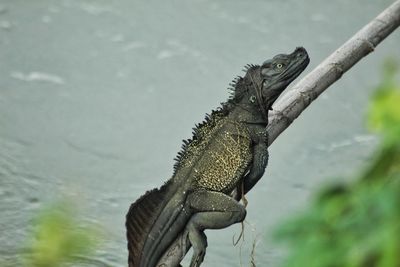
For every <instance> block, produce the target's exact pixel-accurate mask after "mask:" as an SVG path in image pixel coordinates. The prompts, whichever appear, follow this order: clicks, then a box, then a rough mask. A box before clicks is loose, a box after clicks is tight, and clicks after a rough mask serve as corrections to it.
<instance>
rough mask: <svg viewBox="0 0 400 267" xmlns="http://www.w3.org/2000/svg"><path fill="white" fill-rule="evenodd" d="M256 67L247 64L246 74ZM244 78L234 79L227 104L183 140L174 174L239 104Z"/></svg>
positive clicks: (230, 86) (244, 90)
mask: <svg viewBox="0 0 400 267" xmlns="http://www.w3.org/2000/svg"><path fill="white" fill-rule="evenodd" d="M258 67H259V66H258V65H253V64H247V65H246V66H245V67H244V69H243V70H244V71H245V72H246V74H247V73H248V72H249V71H252V70H254V69H256V68H258ZM245 83H246V80H245V78H243V77H241V76H237V77H235V78H234V79H233V80H232V82H231V83H230V84H229V87H228V90H229V91H230V96H229V98H228V101H227V102H224V103H221V107H220V108H218V109H216V110H213V111H212V112H211V115H210V114H206V117H205V119H204V121H203V122H201V123H199V124H197V125H196V126H195V127H194V128H193V137H192V138H191V139H186V140H183V144H182V148H181V150H180V151H179V152H178V154H177V156H176V157H175V161H176V162H175V164H174V174H175V173H176V171H177V170H178V168H179V167H181V166H182V165H183V164H184V163H186V161H187V160H188V159H189V160H190V158H191V157H193V155H194V152H195V150H196V147H198V146H199V144H200V143H201V142H202V141H203V140H204V137H205V136H207V134H208V133H209V132H210V131H211V130H212V129H213V127H215V125H216V123H217V122H218V121H219V120H220V119H221V118H223V117H224V116H226V115H227V114H228V113H229V111H230V110H231V108H232V106H234V104H235V103H237V102H239V101H240V99H241V98H242V97H243V95H244V94H245V93H246V90H247V86H246V84H245Z"/></svg>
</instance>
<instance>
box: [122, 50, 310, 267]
mask: <svg viewBox="0 0 400 267" xmlns="http://www.w3.org/2000/svg"><path fill="white" fill-rule="evenodd" d="M308 63H309V58H308V54H307V52H306V50H305V49H304V48H296V50H295V51H294V52H293V53H291V54H288V55H284V54H280V55H277V56H275V57H274V58H272V59H270V60H267V61H265V62H264V63H263V64H262V65H261V66H254V65H249V66H248V67H247V72H246V75H245V77H243V78H240V77H239V78H238V79H237V80H236V81H235V82H234V84H233V87H234V88H233V97H232V98H231V99H230V100H228V101H227V102H226V103H223V107H222V108H221V109H220V110H218V111H214V112H213V113H212V114H211V115H210V116H209V118H208V119H207V121H206V122H205V123H203V126H199V127H198V130H199V132H200V134H196V133H195V136H194V138H193V140H189V142H188V144H185V145H184V149H183V152H182V153H181V154H180V155H179V156H178V162H177V164H176V166H175V173H174V175H173V177H172V178H171V179H170V180H169V181H168V182H167V183H166V185H165V186H164V188H162V189H160V190H159V191H157V190H156V192H155V193H154V194H156V195H157V194H159V195H161V196H162V197H163V199H164V200H165V201H162V202H161V203H160V205H162V207H161V208H160V209H159V210H158V211H157V214H150V215H149V217H153V218H154V217H155V219H154V221H152V225H151V227H150V230H149V232H148V235H146V236H147V237H146V240H142V241H143V243H144V245H143V246H142V251H140V253H137V252H136V254H134V253H133V251H132V250H133V248H132V242H134V241H133V239H132V238H131V236H132V233H131V232H132V231H134V230H135V229H134V225H132V224H131V223H130V222H131V221H132V219H133V218H134V219H136V218H137V217H138V216H142V217H143V218H140V220H146V216H144V215H140V214H139V215H138V214H135V211H136V210H137V209H139V207H138V206H139V205H140V203H141V202H140V200H144V202H145V201H146V197H147V198H152V193H151V192H150V193H148V194H146V195H145V196H142V198H141V199H139V200H138V201H137V202H135V203H134V204H133V205H132V206H131V209H130V211H129V212H128V215H127V228H128V243H129V245H128V248H129V250H130V258H129V266H131V267H136V266H140V267H154V266H156V264H157V262H158V260H159V259H160V257H161V256H162V254H163V253H164V252H165V250H166V249H168V247H169V246H170V245H171V243H172V242H173V241H174V240H175V238H176V237H177V236H178V235H179V234H180V233H182V232H183V233H184V235H185V236H186V237H187V238H186V242H189V245H191V246H192V247H193V256H192V260H191V263H190V266H191V267H195V266H200V264H201V263H202V262H203V259H204V256H205V252H206V247H207V240H206V236H205V234H204V230H205V229H221V228H225V227H228V226H229V225H232V224H234V223H237V222H241V221H243V220H244V218H245V216H246V210H245V208H244V206H243V205H241V204H240V203H239V202H238V200H239V199H240V197H241V196H242V195H243V194H246V193H247V192H248V191H249V190H250V189H251V188H252V187H253V186H254V185H255V184H256V183H257V182H258V180H259V179H260V178H261V177H262V175H263V174H264V170H265V168H266V166H267V161H268V151H267V145H268V140H267V132H266V126H267V124H268V110H270V109H271V106H272V104H273V103H274V101H275V100H276V99H277V98H278V96H279V95H280V94H281V93H282V91H283V90H284V89H285V88H286V87H287V86H288V85H289V83H290V82H292V81H293V80H294V79H295V78H296V77H297V76H298V75H300V73H301V72H302V71H303V70H304V69H305V68H306V66H307V65H308ZM197 139H198V140H197ZM232 140H234V141H232ZM221 162H222V163H221ZM235 189H237V191H238V192H239V193H238V194H237V197H235V198H236V199H234V198H232V197H231V196H230V194H231V193H232V191H233V190H235ZM242 191H243V192H242ZM142 202H143V201H142ZM135 216H136V218H135ZM132 229H133V230H132ZM137 231H140V228H139V229H138V230H137ZM136 241H137V240H136ZM186 247H187V246H186V245H184V246H183V248H186ZM132 255H134V256H132ZM137 255H139V256H137Z"/></svg>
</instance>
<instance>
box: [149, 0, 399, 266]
mask: <svg viewBox="0 0 400 267" xmlns="http://www.w3.org/2000/svg"><path fill="white" fill-rule="evenodd" d="M399 25H400V0H397V1H396V2H394V3H393V4H392V5H391V6H389V7H388V8H387V9H386V10H384V11H383V12H382V13H381V14H379V15H378V16H377V17H376V18H375V19H374V20H372V21H371V22H370V23H368V24H367V25H366V26H364V28H362V29H361V30H360V31H359V32H357V33H356V34H355V35H354V36H353V37H352V38H351V39H349V40H348V41H347V42H346V43H344V44H343V45H342V46H341V47H339V48H338V49H337V50H336V51H335V52H333V53H332V54H331V55H330V56H329V57H327V58H326V59H325V60H324V61H323V62H322V63H321V64H319V65H318V66H317V67H316V68H315V69H314V70H313V71H311V72H310V73H309V74H308V75H307V76H305V77H304V78H303V79H302V80H300V81H299V82H298V83H297V84H296V85H294V86H293V87H292V89H291V90H289V91H288V92H287V93H285V94H284V95H283V96H282V98H280V99H279V100H278V101H277V102H276V103H275V105H274V106H273V109H274V111H275V112H274V113H273V114H272V115H271V116H270V117H269V123H268V127H267V130H268V133H269V145H271V144H272V143H273V141H274V140H275V139H276V138H277V137H278V136H279V134H281V133H282V132H283V131H284V130H285V129H286V128H287V127H288V126H289V125H290V124H291V123H292V122H293V121H294V120H295V119H296V118H297V117H298V116H299V115H300V114H301V112H302V111H303V110H305V109H306V108H307V106H308V105H310V104H311V102H312V101H314V100H315V99H316V98H317V97H318V96H319V95H320V94H321V93H322V92H323V91H325V89H327V88H328V87H329V86H330V85H331V84H332V83H334V82H335V81H337V80H338V79H339V78H340V77H341V76H342V75H343V74H344V73H345V72H346V71H347V70H349V69H350V68H351V67H352V66H353V65H354V64H356V63H357V62H358V61H359V60H360V59H362V58H363V57H365V56H366V55H368V54H369V53H371V52H372V51H374V49H375V47H376V46H377V45H378V44H379V43H380V42H381V41H382V40H383V39H385V38H386V37H387V36H388V35H389V34H390V33H392V32H393V31H394V30H395V29H396V28H397V27H398V26H399ZM183 241H184V240H183V237H182V235H181V236H179V237H178V238H177V239H176V240H175V242H174V243H173V245H172V246H171V247H170V248H169V250H168V251H166V253H165V254H164V255H163V257H162V258H161V260H160V261H159V262H158V264H157V267H176V266H179V263H180V262H181V260H182V259H183V257H184V256H185V254H186V253H187V251H188V250H189V248H190V245H189V244H185V243H184V242H183ZM183 247H186V248H185V249H181V248H183Z"/></svg>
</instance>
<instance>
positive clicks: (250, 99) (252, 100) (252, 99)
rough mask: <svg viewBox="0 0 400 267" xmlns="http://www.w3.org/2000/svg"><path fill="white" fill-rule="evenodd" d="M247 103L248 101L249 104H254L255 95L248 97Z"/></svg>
mask: <svg viewBox="0 0 400 267" xmlns="http://www.w3.org/2000/svg"><path fill="white" fill-rule="evenodd" d="M249 101H250V102H251V103H254V102H256V96H255V95H252V96H250V98H249Z"/></svg>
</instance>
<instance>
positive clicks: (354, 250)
mask: <svg viewBox="0 0 400 267" xmlns="http://www.w3.org/2000/svg"><path fill="white" fill-rule="evenodd" d="M395 73H396V67H395V65H394V64H393V63H388V64H387V66H386V68H385V75H384V81H383V82H382V84H381V85H380V86H379V88H378V89H377V92H376V94H375V95H374V97H373V99H372V103H371V106H370V110H369V114H368V115H369V116H368V123H369V126H370V128H371V129H373V130H374V131H376V132H378V133H379V134H380V135H381V136H382V142H381V145H380V147H379V149H378V151H377V152H376V153H375V154H376V156H375V158H374V159H373V161H372V162H371V164H370V166H369V167H368V168H367V169H366V170H364V171H363V172H362V173H361V174H360V177H358V179H357V181H356V182H355V183H353V184H341V185H337V186H331V187H330V188H327V189H326V190H324V191H323V192H321V193H320V194H319V195H318V197H317V198H316V199H315V201H314V202H313V203H312V206H311V207H309V208H308V209H307V210H306V211H305V212H303V213H302V214H300V215H298V216H297V217H295V218H293V219H291V220H289V221H287V222H285V223H284V224H283V225H281V226H280V227H279V228H278V229H277V231H276V238H277V239H278V240H280V241H284V242H285V243H286V244H287V245H288V248H289V255H288V258H287V260H286V262H284V264H283V266H285V267H292V266H296V267H306V266H307V267H336V266H337V267H339V266H340V267H375V266H376V267H399V266H400V256H399V255H400V254H399V253H400V85H399V84H398V83H397V84H396V82H395V78H394V77H395Z"/></svg>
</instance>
